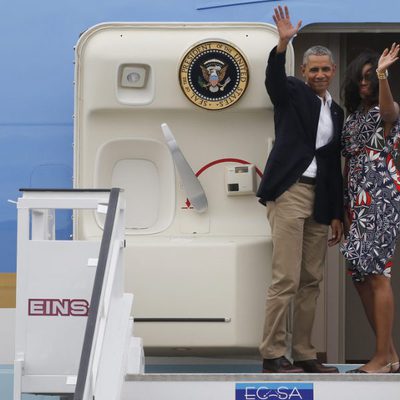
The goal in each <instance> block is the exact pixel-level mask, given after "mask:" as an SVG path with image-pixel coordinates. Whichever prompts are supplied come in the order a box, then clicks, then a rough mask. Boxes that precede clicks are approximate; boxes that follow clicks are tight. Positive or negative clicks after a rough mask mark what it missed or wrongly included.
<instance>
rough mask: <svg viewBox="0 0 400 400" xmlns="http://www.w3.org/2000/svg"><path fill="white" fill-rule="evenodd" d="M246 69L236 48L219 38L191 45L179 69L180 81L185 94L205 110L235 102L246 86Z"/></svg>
mask: <svg viewBox="0 0 400 400" xmlns="http://www.w3.org/2000/svg"><path fill="white" fill-rule="evenodd" d="M248 81H249V70H248V66H247V62H246V60H245V58H244V57H243V55H242V54H241V53H240V52H239V50H238V49H235V48H234V47H233V46H232V45H231V44H229V43H225V42H219V41H209V42H203V43H200V44H198V45H196V46H195V47H193V48H191V49H190V50H189V51H188V52H187V53H186V54H185V56H184V57H183V60H182V62H181V65H180V68H179V82H180V84H181V88H182V91H183V93H184V94H185V95H186V97H187V98H188V99H189V100H190V101H191V102H192V103H194V104H196V105H197V106H199V107H202V108H205V109H207V110H222V109H224V108H227V107H229V106H231V105H233V104H235V103H236V102H237V101H238V100H239V99H240V97H242V95H243V93H244V92H245V90H246V88H247V84H248Z"/></svg>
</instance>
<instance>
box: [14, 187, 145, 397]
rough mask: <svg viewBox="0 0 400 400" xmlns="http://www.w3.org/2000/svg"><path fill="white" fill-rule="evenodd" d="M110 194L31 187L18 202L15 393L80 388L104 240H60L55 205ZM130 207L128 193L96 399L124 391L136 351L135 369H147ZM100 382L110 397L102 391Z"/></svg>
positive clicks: (90, 204)
mask: <svg viewBox="0 0 400 400" xmlns="http://www.w3.org/2000/svg"><path fill="white" fill-rule="evenodd" d="M108 196H109V192H108V191H105V192H81V191H80V192H71V191H66V192H59V191H54V192H52V191H35V192H34V191H25V192H24V193H23V197H22V198H21V199H19V201H18V203H17V208H18V249H17V271H18V274H17V307H16V334H15V360H14V400H20V399H21V395H22V393H73V392H74V390H75V384H76V376H77V373H78V366H79V361H80V358H81V352H82V343H83V337H84V333H85V327H86V321H87V318H86V315H87V311H88V307H89V301H90V299H91V293H92V287H93V280H94V275H95V272H96V266H97V258H98V256H99V249H100V240H97V241H76V240H70V241H64V240H55V239H56V238H55V235H54V232H55V230H54V226H55V220H54V216H55V209H59V208H68V209H87V208H89V209H93V210H96V209H97V208H98V206H99V205H102V206H107V203H108ZM123 210H124V202H123V201H122V200H120V202H119V204H118V209H117V214H116V215H117V218H116V220H115V221H114V231H113V235H112V241H111V243H110V252H109V254H108V259H107V268H106V272H105V280H104V283H105V284H104V288H103V290H102V296H101V303H100V312H99V316H98V326H99V328H98V329H97V332H96V336H95V338H94V342H93V343H94V351H93V354H92V357H91V361H92V362H91V366H92V367H93V368H90V369H89V379H90V382H91V383H92V384H91V385H89V386H88V388H89V389H90V393H89V394H88V396H89V397H88V398H92V395H93V393H94V394H96V398H99V399H101V398H104V399H107V400H111V399H113V398H115V399H118V398H119V391H120V388H121V386H122V382H123V377H124V375H125V370H126V365H127V362H128V361H127V360H128V356H129V357H131V358H132V357H133V360H131V363H130V364H131V368H130V371H131V372H135V373H139V372H141V370H142V368H143V367H142V361H143V359H142V358H143V355H142V352H141V350H140V349H141V342H140V340H139V339H136V340H134V341H133V342H132V341H131V332H132V320H131V319H130V317H129V316H130V311H131V307H132V295H131V294H124V293H123V270H122V252H123V248H124V229H125V226H124V224H123V222H124V214H123ZM99 239H101V237H100V238H99ZM133 344H134V345H133ZM130 348H131V349H130ZM135 368H136V369H135ZM105 383H107V384H108V391H106V390H105V389H104V388H103V385H104V384H105ZM98 388H100V390H101V392H102V393H107V394H108V396H107V397H102V396H101V395H99V394H98V390H99V389H98ZM110 390H111V391H112V392H113V393H114V396H116V397H112V396H111V395H110V393H109V391H110Z"/></svg>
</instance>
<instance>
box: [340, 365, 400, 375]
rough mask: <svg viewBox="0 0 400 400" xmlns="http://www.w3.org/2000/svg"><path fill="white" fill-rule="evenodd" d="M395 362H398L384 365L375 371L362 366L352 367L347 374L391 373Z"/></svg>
mask: <svg viewBox="0 0 400 400" xmlns="http://www.w3.org/2000/svg"><path fill="white" fill-rule="evenodd" d="M393 364H396V363H389V364H386V365H384V366H383V367H381V368H379V369H376V370H375V371H365V370H363V369H361V367H360V368H357V369H351V370H350V371H346V374H390V373H392V371H393V370H392V366H393ZM397 364H398V363H397ZM399 369H400V364H399V367H398V370H399ZM398 370H397V371H398ZM397 371H396V372H397ZM398 372H400V371H398Z"/></svg>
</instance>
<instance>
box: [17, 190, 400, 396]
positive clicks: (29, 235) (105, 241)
mask: <svg viewBox="0 0 400 400" xmlns="http://www.w3.org/2000/svg"><path fill="white" fill-rule="evenodd" d="M17 207H18V259H17V266H18V282H17V312H16V352H15V363H14V400H21V399H24V397H25V395H26V394H31V395H32V394H34V395H39V394H40V395H42V396H43V395H48V396H50V395H51V396H52V398H55V399H57V398H58V399H61V400H72V399H73V400H89V399H90V400H102V399H105V400H114V399H115V400H119V399H121V400H135V399H140V400H142V399H143V400H144V399H146V400H159V399H163V400H184V399H185V400H186V399H190V400H204V399H207V400H233V399H234V400H267V399H278V400H288V399H302V400H310V399H313V400H337V399H341V400H350V399H351V400H353V399H354V398H360V399H363V400H372V399H382V400H383V399H388V400H397V399H399V398H400V374H344V373H341V374H329V375H324V374H297V375H294V374H268V375H266V374H258V373H145V368H144V357H143V348H142V343H141V339H140V338H137V337H135V336H134V335H133V332H134V324H133V320H132V318H131V317H130V311H131V307H132V303H133V296H132V295H130V294H126V293H124V292H123V269H122V259H123V253H124V247H125V241H124V209H125V204H124V200H123V193H122V192H121V191H120V190H119V189H115V188H114V189H111V190H32V189H29V190H28V189H26V190H22V197H21V198H20V199H19V200H18V203H17ZM63 209H67V210H73V212H74V213H75V215H76V213H80V212H92V213H93V212H94V213H99V214H104V213H105V215H106V217H105V224H104V231H103V236H102V237H101V240H100V241H99V240H57V237H56V234H55V232H56V229H55V227H56V217H57V210H63Z"/></svg>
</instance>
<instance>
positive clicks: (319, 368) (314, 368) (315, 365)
mask: <svg viewBox="0 0 400 400" xmlns="http://www.w3.org/2000/svg"><path fill="white" fill-rule="evenodd" d="M293 364H294V365H295V366H296V367H300V368H303V370H304V371H305V372H308V373H310V374H337V373H338V372H339V370H338V369H337V368H336V367H331V366H329V367H328V366H326V365H323V364H321V363H320V362H319V361H317V360H303V361H295V362H294V363H293Z"/></svg>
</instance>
